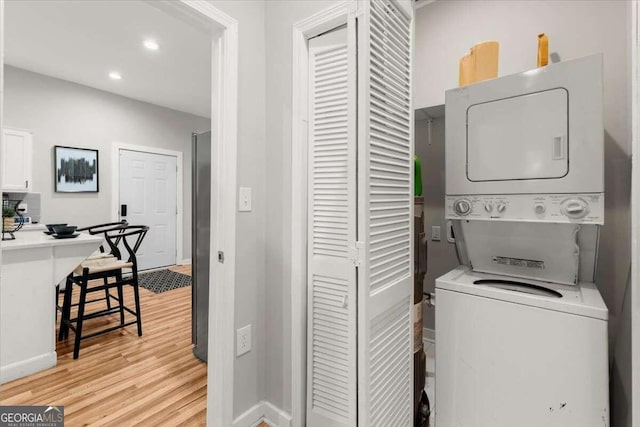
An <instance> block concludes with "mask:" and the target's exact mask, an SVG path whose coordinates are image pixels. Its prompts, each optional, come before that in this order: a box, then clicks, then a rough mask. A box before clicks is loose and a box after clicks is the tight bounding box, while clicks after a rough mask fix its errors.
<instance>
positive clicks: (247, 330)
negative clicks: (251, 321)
mask: <svg viewBox="0 0 640 427" xmlns="http://www.w3.org/2000/svg"><path fill="white" fill-rule="evenodd" d="M250 351H251V325H247V326H244V327H242V328H240V329H238V330H237V331H236V356H242V355H243V354H245V353H248V352H250Z"/></svg>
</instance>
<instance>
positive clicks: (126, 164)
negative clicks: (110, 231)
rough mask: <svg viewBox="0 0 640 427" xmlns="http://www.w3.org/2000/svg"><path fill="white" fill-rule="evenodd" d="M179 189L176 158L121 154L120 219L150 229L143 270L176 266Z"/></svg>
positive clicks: (139, 254) (140, 261)
mask: <svg viewBox="0 0 640 427" xmlns="http://www.w3.org/2000/svg"><path fill="white" fill-rule="evenodd" d="M176 186H177V159H176V157H174V156H165V155H160V154H151V153H143V152H139V151H130V150H120V219H126V220H127V221H128V222H129V224H131V225H147V226H149V232H148V233H147V236H146V237H145V240H144V241H143V243H142V246H140V249H139V250H138V252H137V254H136V256H137V259H138V269H140V270H145V269H149V268H157V267H164V266H167V265H173V264H175V263H176V221H177V212H178V211H177V196H176Z"/></svg>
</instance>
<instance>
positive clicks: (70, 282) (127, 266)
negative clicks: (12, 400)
mask: <svg viewBox="0 0 640 427" xmlns="http://www.w3.org/2000/svg"><path fill="white" fill-rule="evenodd" d="M148 231H149V227H147V226H144V225H137V226H132V225H128V226H125V227H121V228H118V229H115V230H112V231H108V232H105V233H104V234H105V240H106V242H107V244H108V245H109V248H110V250H111V254H112V255H113V257H104V258H97V259H91V260H86V261H85V262H83V263H82V264H80V265H79V266H78V267H77V268H76V269H75V270H74V272H73V273H71V274H70V275H69V276H68V277H67V283H66V287H65V294H64V302H63V309H62V320H61V323H60V333H59V335H58V340H62V339H64V337H65V334H63V328H64V329H65V330H66V331H67V332H66V335H67V336H68V329H71V330H73V331H74V333H75V342H74V347H73V358H74V359H77V358H78V357H79V355H80V342H81V340H83V339H87V338H91V337H94V336H96V335H100V334H104V333H107V332H111V331H114V330H116V329H120V328H124V327H126V326H130V325H133V324H136V325H137V327H138V336H142V317H141V313H140V294H139V286H138V264H137V260H136V252H137V250H138V248H139V247H140V245H141V244H142V241H143V240H144V237H145V236H146V234H147V232H148ZM120 242H121V243H122V246H124V248H125V249H126V252H127V255H128V258H127V259H126V260H124V259H123V257H122V255H121V252H120V248H119V247H118V244H119V243H120ZM123 270H130V271H131V274H130V275H129V274H127V276H126V277H125V275H124V274H123ZM109 279H114V281H112V282H109ZM93 280H102V282H103V284H102V285H100V286H92V285H90V282H91V281H93ZM74 286H78V287H79V288H80V301H79V302H78V314H77V317H75V318H71V306H72V305H71V299H72V296H73V287H74ZM124 286H131V287H133V295H134V300H135V311H134V310H132V309H130V308H129V307H126V306H125V305H124V296H123V287H124ZM114 288H115V289H117V292H118V297H117V300H118V305H117V306H116V307H107V308H106V309H103V310H99V311H96V312H92V313H89V314H87V313H85V306H86V304H87V303H88V302H89V301H87V295H89V294H91V293H94V292H104V291H106V292H107V294H108V295H109V296H108V297H106V298H107V299H111V298H110V297H111V294H110V293H109V291H110V290H111V289H114ZM100 299H103V298H100ZM100 299H98V300H100ZM92 301H93V300H92ZM125 311H126V312H128V313H129V314H131V315H133V316H134V317H135V320H132V321H129V322H125ZM115 313H119V314H120V323H119V324H118V325H116V326H112V327H109V328H105V329H101V330H99V331H97V332H93V333H91V334H88V335H86V334H85V335H83V334H82V328H83V323H84V321H85V320H88V319H93V318H96V317H101V316H108V315H111V314H115ZM63 325H64V326H63Z"/></svg>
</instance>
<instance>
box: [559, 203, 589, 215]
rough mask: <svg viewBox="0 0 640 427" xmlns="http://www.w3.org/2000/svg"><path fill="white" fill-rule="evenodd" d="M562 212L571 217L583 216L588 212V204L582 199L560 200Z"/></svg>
mask: <svg viewBox="0 0 640 427" xmlns="http://www.w3.org/2000/svg"><path fill="white" fill-rule="evenodd" d="M562 213H563V214H564V215H565V216H567V217H569V218H573V219H580V218H584V217H585V216H586V215H587V214H588V213H589V204H588V203H587V202H585V201H584V200H582V199H567V200H565V201H564V202H562Z"/></svg>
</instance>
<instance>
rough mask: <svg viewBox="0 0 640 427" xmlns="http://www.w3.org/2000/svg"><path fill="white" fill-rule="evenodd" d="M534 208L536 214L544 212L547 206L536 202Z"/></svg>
mask: <svg viewBox="0 0 640 427" xmlns="http://www.w3.org/2000/svg"><path fill="white" fill-rule="evenodd" d="M534 209H535V211H536V213H537V214H538V215H542V214H543V213H545V212H546V210H547V207H546V206H545V205H544V204H543V203H536V206H535V208H534Z"/></svg>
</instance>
